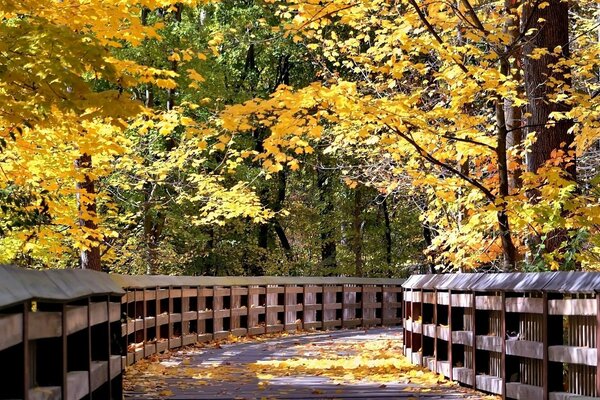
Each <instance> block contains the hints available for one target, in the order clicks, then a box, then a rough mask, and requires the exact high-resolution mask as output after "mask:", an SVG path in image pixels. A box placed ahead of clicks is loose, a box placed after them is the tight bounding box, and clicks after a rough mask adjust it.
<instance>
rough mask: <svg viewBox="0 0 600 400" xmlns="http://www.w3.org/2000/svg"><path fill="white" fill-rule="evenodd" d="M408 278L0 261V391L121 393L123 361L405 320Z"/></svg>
mask: <svg viewBox="0 0 600 400" xmlns="http://www.w3.org/2000/svg"><path fill="white" fill-rule="evenodd" d="M402 282H403V281H402V280H394V279H355V278H283V277H256V278H243V277H228V278H211V277H171V276H120V275H107V274H103V273H99V272H92V271H82V270H69V271H46V272H39V271H30V270H24V269H19V268H15V267H6V266H0V362H1V365H3V371H4V372H3V373H2V374H0V399H28V400H38V399H61V398H62V399H66V400H78V399H82V398H90V399H103V400H104V399H121V398H122V371H123V369H124V368H125V366H127V365H131V364H132V363H134V362H136V361H138V360H140V359H142V358H144V357H147V356H149V355H151V354H154V353H157V352H162V351H165V350H167V349H172V348H176V347H180V346H184V345H187V344H191V343H194V342H197V341H208V340H212V339H219V338H224V337H227V336H229V335H259V334H263V333H267V332H279V331H284V330H288V331H289V330H297V329H334V328H342V327H367V326H376V325H399V324H400V323H401V322H402V315H401V307H402V288H401V286H400V285H401V283H402Z"/></svg>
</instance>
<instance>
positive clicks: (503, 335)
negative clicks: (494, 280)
mask: <svg viewBox="0 0 600 400" xmlns="http://www.w3.org/2000/svg"><path fill="white" fill-rule="evenodd" d="M500 293H501V295H500V298H501V302H502V309H501V310H500V332H499V334H500V337H501V338H502V339H501V342H502V348H501V349H500V350H501V351H502V353H501V356H500V378H501V379H502V400H506V292H504V291H501V292H500Z"/></svg>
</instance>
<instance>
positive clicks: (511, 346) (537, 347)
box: [505, 340, 544, 360]
mask: <svg viewBox="0 0 600 400" xmlns="http://www.w3.org/2000/svg"><path fill="white" fill-rule="evenodd" d="M505 343H506V344H505V346H506V354H508V355H511V356H519V357H527V358H535V359H538V360H543V359H544V344H543V343H542V342H533V341H529V340H506V341H505Z"/></svg>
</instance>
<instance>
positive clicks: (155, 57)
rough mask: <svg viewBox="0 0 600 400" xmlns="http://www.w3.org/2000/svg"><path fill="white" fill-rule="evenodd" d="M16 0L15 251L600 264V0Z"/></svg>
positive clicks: (9, 236) (5, 150) (237, 263)
mask: <svg viewBox="0 0 600 400" xmlns="http://www.w3.org/2000/svg"><path fill="white" fill-rule="evenodd" d="M0 5H1V6H0V10H1V18H2V22H1V23H0V58H1V60H2V61H1V63H0V98H1V100H0V104H1V106H0V215H1V220H0V263H15V264H18V265H22V266H26V267H36V268H72V267H77V266H80V267H82V268H91V269H104V270H109V271H114V272H122V273H169V274H188V275H243V274H245V275H263V274H272V275H356V276H404V275H406V274H408V273H410V272H412V271H417V270H421V271H423V270H426V271H454V270H500V271H508V270H524V271H540V270H555V269H563V270H570V269H597V268H598V267H600V235H599V234H598V230H599V227H600V186H599V185H600V170H599V168H600V160H599V157H598V156H599V155H600V144H599V141H598V140H599V139H600V107H599V98H600V96H598V94H599V93H600V2H599V1H598V0H580V1H576V2H575V1H561V0H550V1H541V0H501V1H492V0H448V1H437V0H436V1H434V0H359V1H357V0H329V1H324V0H304V1H301V0H288V1H276V0H262V1H261V0H222V1H214V2H210V1H208V2H206V1H194V0H186V1H180V2H176V1H169V0H108V1H106V0H105V1H100V0H51V1H44V2H40V1H32V0H23V1H12V0H0Z"/></svg>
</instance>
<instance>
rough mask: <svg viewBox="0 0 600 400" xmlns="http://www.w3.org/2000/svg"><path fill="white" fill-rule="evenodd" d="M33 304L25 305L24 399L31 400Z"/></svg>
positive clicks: (27, 302) (25, 303)
mask: <svg viewBox="0 0 600 400" xmlns="http://www.w3.org/2000/svg"><path fill="white" fill-rule="evenodd" d="M30 307H31V303H30V302H29V301H26V302H24V303H23V399H24V400H29V385H30V383H29V381H30V379H31V367H32V365H31V360H30V359H29V308H30Z"/></svg>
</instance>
